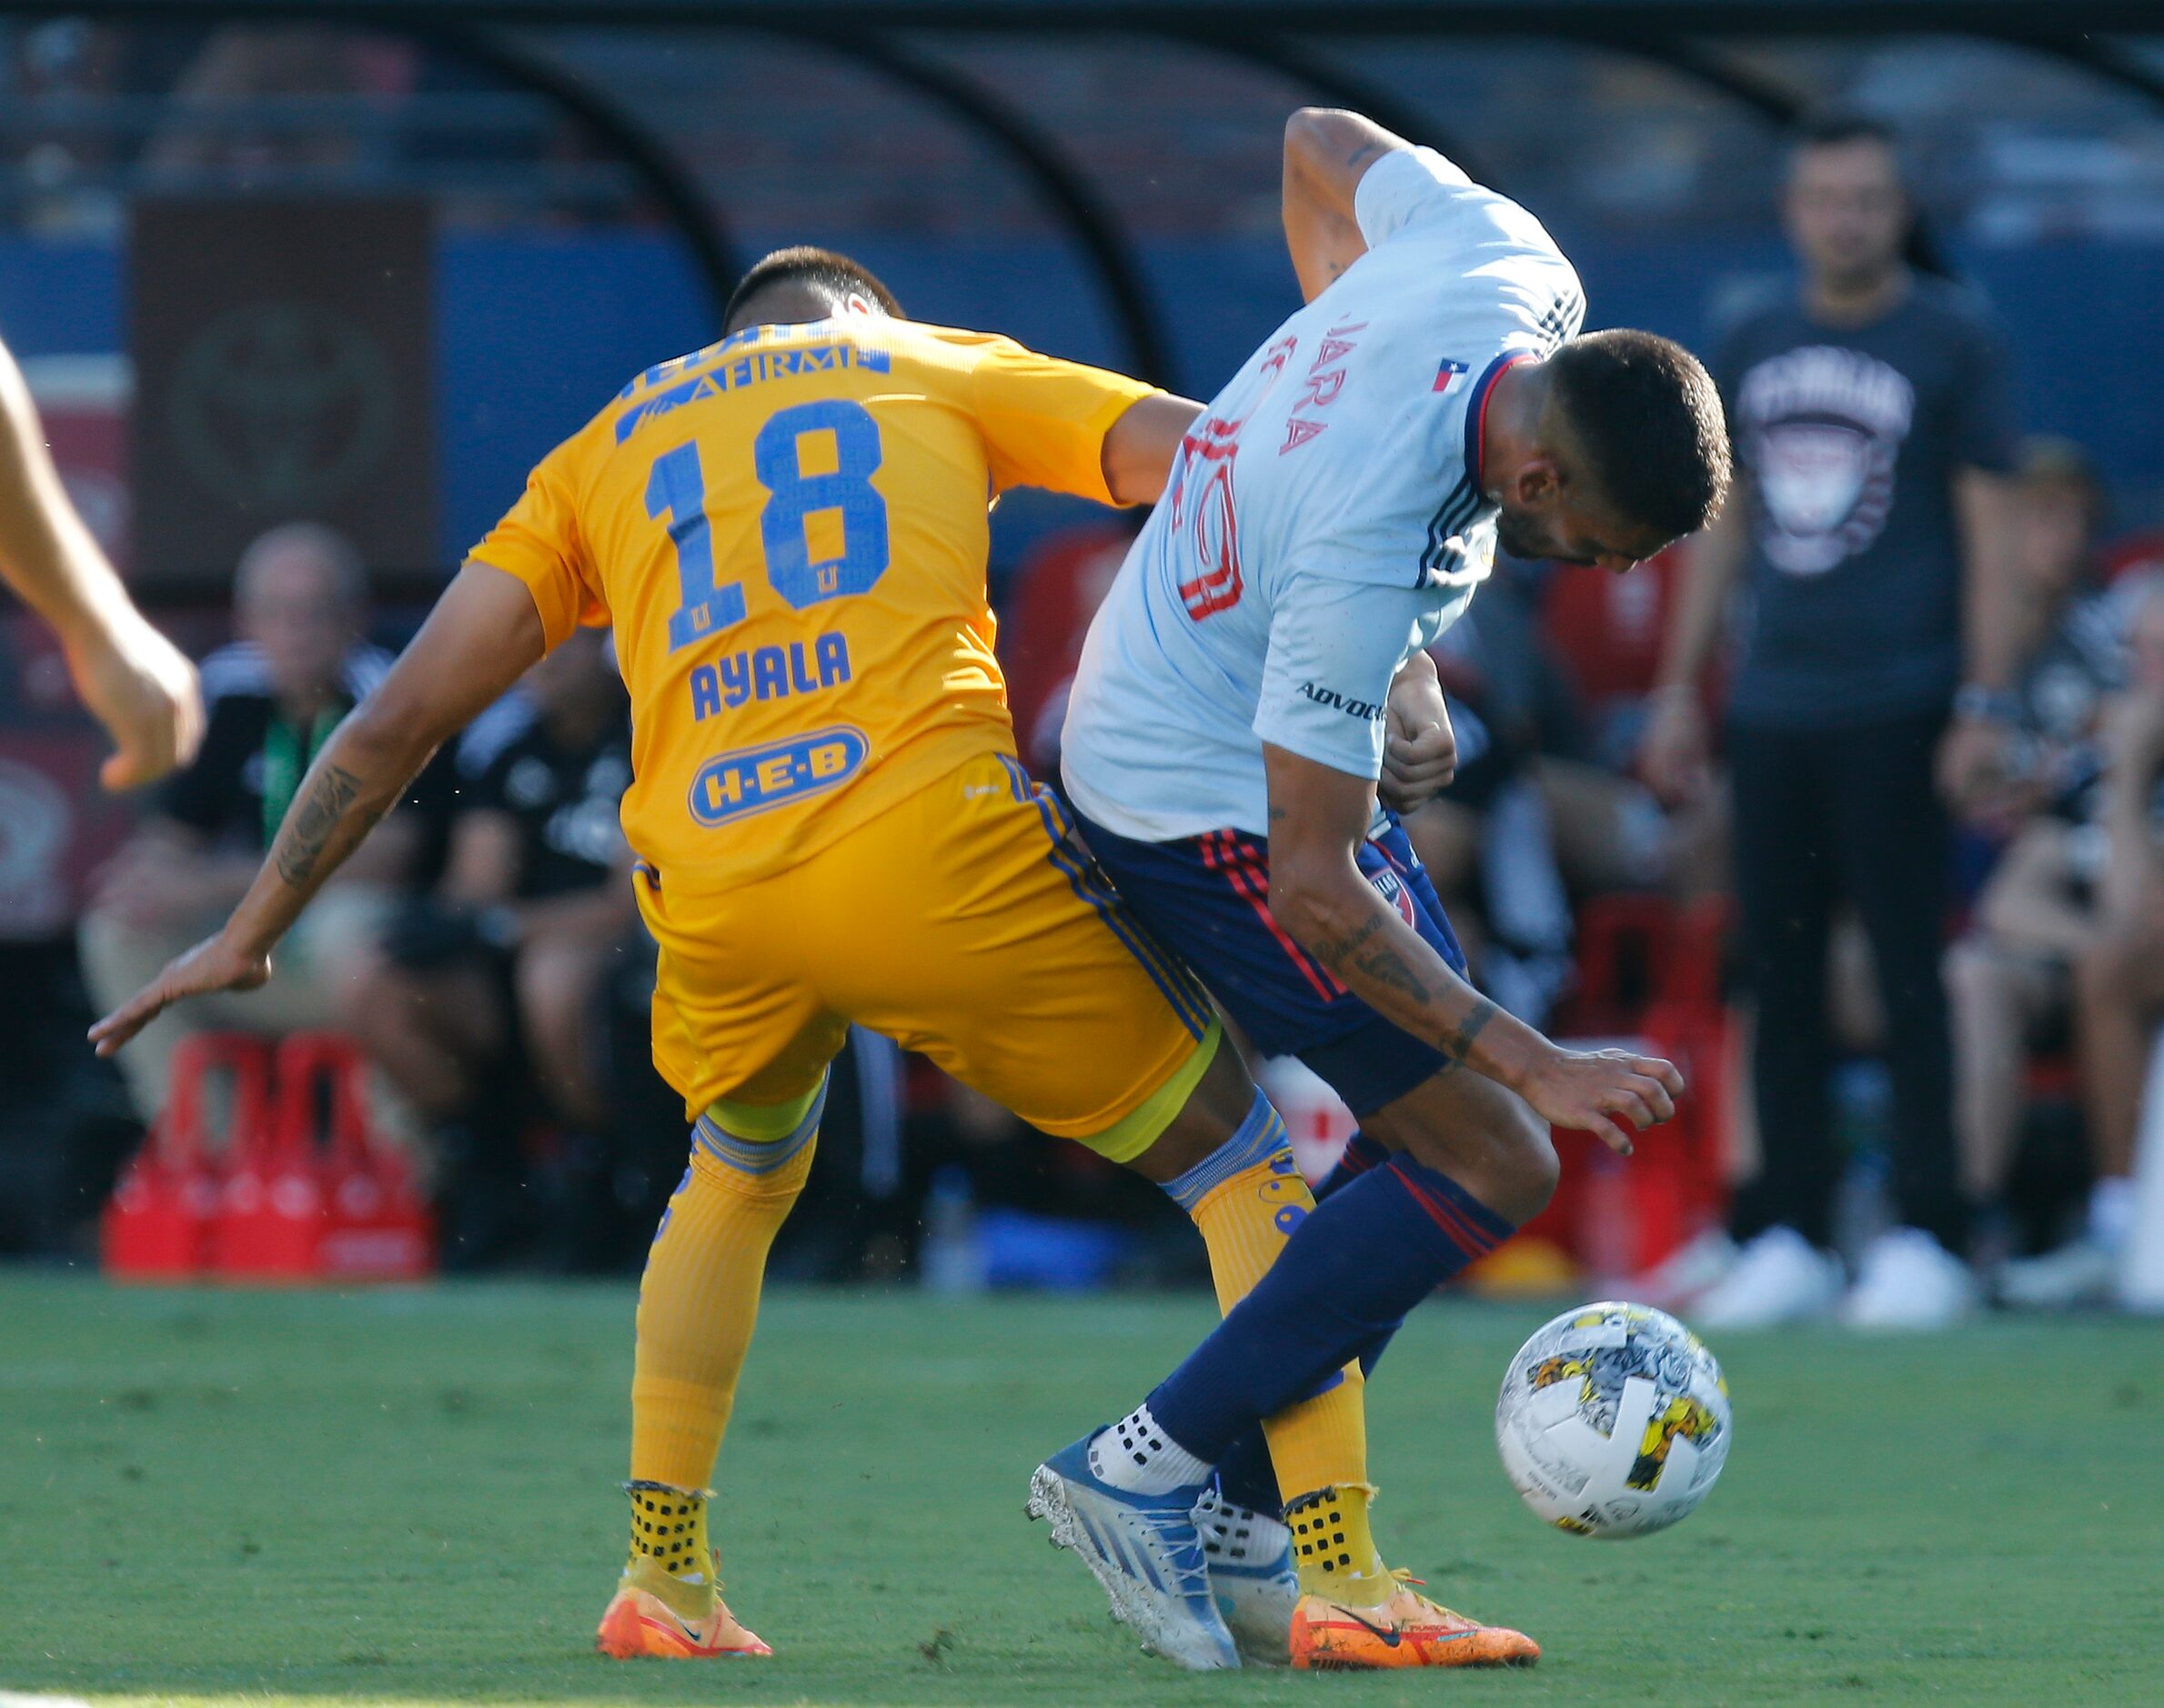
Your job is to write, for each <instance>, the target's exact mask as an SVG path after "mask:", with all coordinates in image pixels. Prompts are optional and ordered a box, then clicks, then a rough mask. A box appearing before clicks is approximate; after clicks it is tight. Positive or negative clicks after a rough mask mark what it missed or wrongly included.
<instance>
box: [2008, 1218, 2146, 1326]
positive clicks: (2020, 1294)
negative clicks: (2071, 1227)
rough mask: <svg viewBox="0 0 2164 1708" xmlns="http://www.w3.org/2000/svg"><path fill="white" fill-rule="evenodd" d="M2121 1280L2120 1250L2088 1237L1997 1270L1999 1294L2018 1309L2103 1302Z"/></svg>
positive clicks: (2062, 1307) (2059, 1308) (2066, 1307)
mask: <svg viewBox="0 0 2164 1708" xmlns="http://www.w3.org/2000/svg"><path fill="white" fill-rule="evenodd" d="M2118 1280H2119V1253H2118V1252H2117V1251H2110V1250H2109V1249H2108V1248H2106V1247H2105V1246H2103V1245H2100V1244H2099V1243H2098V1242H2097V1241H2095V1240H2092V1239H2089V1238H2087V1237H2086V1236H2085V1237H2084V1238H2081V1239H2078V1240H2069V1241H2067V1243H2066V1244H2064V1245H2062V1246H2060V1247H2059V1248H2058V1250H2057V1251H2046V1252H2044V1253H2043V1254H2042V1255H2040V1256H2038V1257H2020V1258H2016V1259H2014V1260H2013V1261H2011V1262H2008V1263H2007V1264H2006V1265H2005V1266H2004V1267H2002V1268H2001V1269H2000V1270H1999V1271H1998V1297H1999V1301H2000V1302H2001V1303H2003V1304H2008V1305H2011V1306H2013V1307H2014V1309H2016V1310H2017V1311H2069V1310H2072V1309H2073V1308H2074V1307H2075V1306H2076V1305H2100V1304H2103V1303H2104V1302H2105V1301H2108V1300H2109V1298H2110V1297H2111V1295H2112V1289H2113V1286H2114V1284H2115V1283H2116V1282H2117V1281H2118Z"/></svg>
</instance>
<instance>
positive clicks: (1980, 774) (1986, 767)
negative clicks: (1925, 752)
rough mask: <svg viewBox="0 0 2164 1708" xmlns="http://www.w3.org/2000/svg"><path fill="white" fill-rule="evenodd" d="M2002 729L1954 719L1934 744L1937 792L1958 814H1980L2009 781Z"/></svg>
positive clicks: (2005, 733)
mask: <svg viewBox="0 0 2164 1708" xmlns="http://www.w3.org/2000/svg"><path fill="white" fill-rule="evenodd" d="M2007 759H2008V730H2007V728H2005V726H2003V725H2001V724H1998V723H1995V722H1993V721H1992V720H1991V719H1989V718H1955V719H1954V721H1953V722H1952V723H1951V724H1950V725H1948V728H1947V732H1946V734H1945V735H1944V736H1943V737H1942V738H1940V740H1939V743H1938V763H1937V768H1936V769H1937V770H1938V792H1939V795H1940V796H1941V797H1942V798H1943V799H1945V800H1946V802H1947V804H1948V806H1950V807H1952V808H1953V809H1955V810H1956V811H1958V812H1962V813H1979V814H1980V813H1982V812H1984V811H1986V810H1988V802H1989V800H1990V798H1991V797H1992V796H1993V795H1994V794H1995V793H1997V792H1998V790H2000V789H2003V788H2004V787H2005V786H2006V785H2007V783H2008V781H2009V780H2010V771H2009V768H2008V762H2007Z"/></svg>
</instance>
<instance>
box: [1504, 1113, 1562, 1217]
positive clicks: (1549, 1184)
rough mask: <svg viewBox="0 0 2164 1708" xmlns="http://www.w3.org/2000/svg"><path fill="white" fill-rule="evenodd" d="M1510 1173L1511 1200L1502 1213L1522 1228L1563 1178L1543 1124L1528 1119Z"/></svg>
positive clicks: (1553, 1144)
mask: <svg viewBox="0 0 2164 1708" xmlns="http://www.w3.org/2000/svg"><path fill="white" fill-rule="evenodd" d="M1528 1116H1529V1117H1530V1111H1528ZM1513 1172H1514V1185H1515V1194H1514V1197H1515V1201H1514V1202H1513V1204H1512V1205H1511V1206H1510V1208H1509V1209H1508V1210H1507V1211H1505V1214H1506V1215H1507V1216H1508V1217H1509V1218H1510V1220H1511V1221H1514V1222H1515V1223H1517V1225H1518V1226H1520V1227H1521V1228H1522V1227H1524V1226H1525V1223H1527V1222H1528V1221H1532V1220H1533V1218H1534V1217H1535V1216H1537V1215H1539V1214H1540V1212H1541V1211H1544V1210H1545V1209H1546V1208H1547V1207H1548V1203H1549V1201H1550V1200H1552V1199H1553V1198H1554V1197H1555V1188H1556V1187H1557V1186H1558V1185H1560V1184H1561V1183H1562V1180H1563V1163H1562V1160H1561V1159H1560V1158H1558V1157H1557V1156H1556V1154H1555V1141H1554V1140H1552V1139H1550V1138H1549V1137H1548V1130H1547V1127H1546V1125H1545V1123H1543V1122H1541V1121H1539V1120H1532V1119H1528V1120H1527V1123H1526V1131H1525V1136H1524V1140H1523V1142H1522V1143H1521V1144H1520V1146H1519V1147H1518V1156H1517V1159H1516V1167H1515V1170H1514V1171H1513Z"/></svg>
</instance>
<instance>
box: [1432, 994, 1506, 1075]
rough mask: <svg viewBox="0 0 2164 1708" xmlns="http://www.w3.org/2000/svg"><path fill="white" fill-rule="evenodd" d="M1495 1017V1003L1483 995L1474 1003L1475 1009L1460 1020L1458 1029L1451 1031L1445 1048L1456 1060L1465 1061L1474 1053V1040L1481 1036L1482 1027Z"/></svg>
mask: <svg viewBox="0 0 2164 1708" xmlns="http://www.w3.org/2000/svg"><path fill="white" fill-rule="evenodd" d="M1494 1019H1495V1004H1494V1003H1493V1002H1491V1001H1489V1000H1487V998H1485V997H1482V998H1481V999H1480V1000H1479V1001H1477V1002H1475V1004H1474V1005H1473V1011H1472V1012H1471V1013H1469V1014H1467V1015H1466V1016H1465V1018H1464V1020H1460V1021H1459V1022H1458V1028H1457V1030H1456V1031H1454V1032H1453V1033H1451V1035H1450V1037H1449V1039H1448V1040H1446V1041H1445V1042H1444V1046H1443V1048H1444V1050H1446V1051H1448V1052H1449V1055H1450V1057H1451V1059H1452V1060H1454V1061H1463V1060H1464V1059H1465V1058H1466V1057H1467V1056H1469V1055H1471V1054H1472V1053H1473V1040H1475V1039H1476V1038H1478V1037H1479V1036H1480V1031H1481V1028H1482V1027H1484V1026H1485V1025H1486V1024H1487V1023H1488V1022H1489V1021H1490V1020H1494Z"/></svg>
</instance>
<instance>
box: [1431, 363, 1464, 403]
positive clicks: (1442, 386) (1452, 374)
mask: <svg viewBox="0 0 2164 1708" xmlns="http://www.w3.org/2000/svg"><path fill="white" fill-rule="evenodd" d="M1471 371H1472V368H1471V366H1470V365H1469V364H1467V363H1464V362H1454V361H1452V360H1451V359H1450V358H1449V357H1447V356H1446V357H1444V358H1443V366H1442V367H1438V368H1437V369H1436V370H1435V384H1434V390H1436V391H1439V392H1441V393H1442V394H1443V395H1444V397H1448V396H1449V395H1450V394H1451V393H1452V392H1454V391H1455V390H1456V389H1457V388H1458V387H1459V385H1460V384H1461V383H1462V382H1463V381H1464V377H1465V376H1466V375H1467V374H1468V373H1470V372H1471Z"/></svg>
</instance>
